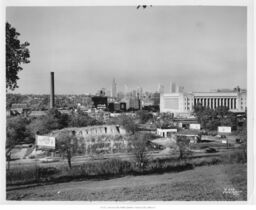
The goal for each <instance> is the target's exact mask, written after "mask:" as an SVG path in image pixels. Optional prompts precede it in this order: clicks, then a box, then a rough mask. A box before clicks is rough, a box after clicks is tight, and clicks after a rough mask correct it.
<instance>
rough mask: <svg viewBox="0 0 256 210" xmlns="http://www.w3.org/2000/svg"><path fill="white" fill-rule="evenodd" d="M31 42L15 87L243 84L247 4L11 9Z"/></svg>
mask: <svg viewBox="0 0 256 210" xmlns="http://www.w3.org/2000/svg"><path fill="white" fill-rule="evenodd" d="M6 13H7V21H8V22H9V23H10V24H11V25H12V26H13V27H15V28H16V29H17V31H18V32H19V33H21V36H20V39H21V40H22V41H28V42H29V43H30V44H31V45H30V47H29V49H30V51H31V59H30V60H31V63H30V64H26V65H23V67H24V70H23V71H22V72H20V73H19V76H20V80H19V81H18V85H19V88H18V89H17V90H16V91H15V92H18V93H47V94H48V93H49V89H50V87H49V86H50V71H54V72H55V88H56V94H70V93H71V94H80V93H95V92H96V91H97V90H99V89H100V88H103V87H104V88H107V89H110V87H111V84H112V80H113V78H115V79H116V82H117V86H118V90H121V91H123V90H124V85H125V84H127V86H128V87H129V88H130V89H132V88H136V87H137V86H141V87H143V89H144V90H149V91H154V90H156V89H157V86H158V84H163V85H165V89H168V90H169V82H170V81H173V82H176V83H177V84H179V85H180V86H184V87H185V90H188V91H207V90H210V89H217V88H233V87H235V86H237V85H239V86H240V87H242V88H246V85H247V83H246V72H247V71H246V68H247V66H246V63H247V62H246V59H247V56H246V50H247V49H246V8H245V7H231V6H225V7H224V6H222V7H220V6H219V7H217V6H208V7H206V6H201V7H199V6H193V7H192V6H186V7H181V6H153V7H149V8H147V9H144V10H143V9H139V10H137V9H136V6H129V7H128V6H123V7H114V6H108V7H92V6H91V7H9V8H8V9H7V11H6Z"/></svg>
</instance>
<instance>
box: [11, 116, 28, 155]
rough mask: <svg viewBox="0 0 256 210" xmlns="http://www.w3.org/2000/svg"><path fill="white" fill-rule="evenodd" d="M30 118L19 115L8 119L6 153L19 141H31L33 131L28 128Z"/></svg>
mask: <svg viewBox="0 0 256 210" xmlns="http://www.w3.org/2000/svg"><path fill="white" fill-rule="evenodd" d="M28 124H29V121H28V119H26V118H24V117H21V116H17V117H12V118H8V119H7V125H6V137H7V138H6V155H8V154H9V152H10V151H11V150H12V149H13V147H15V145H17V144H19V143H24V142H25V143H31V142H32V141H33V136H32V133H31V132H30V131H29V129H27V125H28Z"/></svg>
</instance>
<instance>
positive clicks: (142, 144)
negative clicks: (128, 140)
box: [132, 133, 148, 169]
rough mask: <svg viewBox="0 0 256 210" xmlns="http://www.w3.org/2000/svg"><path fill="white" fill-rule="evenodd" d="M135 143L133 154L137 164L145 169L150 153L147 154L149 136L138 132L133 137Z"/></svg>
mask: <svg viewBox="0 0 256 210" xmlns="http://www.w3.org/2000/svg"><path fill="white" fill-rule="evenodd" d="M132 141H133V142H132V144H133V147H134V148H133V154H134V156H135V160H136V165H137V166H138V167H139V168H142V169H144V168H145V166H146V164H147V162H148V154H147V143H148V138H147V136H146V135H144V134H140V133H136V134H135V135H134V136H133V139H132Z"/></svg>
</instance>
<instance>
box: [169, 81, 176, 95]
mask: <svg viewBox="0 0 256 210" xmlns="http://www.w3.org/2000/svg"><path fill="white" fill-rule="evenodd" d="M176 92H177V89H176V84H175V83H174V82H172V81H171V82H170V93H176Z"/></svg>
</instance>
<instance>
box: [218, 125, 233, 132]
mask: <svg viewBox="0 0 256 210" xmlns="http://www.w3.org/2000/svg"><path fill="white" fill-rule="evenodd" d="M218 132H219V133H231V127H229V126H219V127H218Z"/></svg>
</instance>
